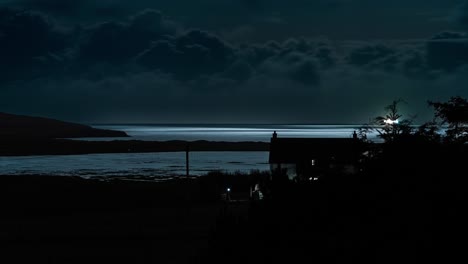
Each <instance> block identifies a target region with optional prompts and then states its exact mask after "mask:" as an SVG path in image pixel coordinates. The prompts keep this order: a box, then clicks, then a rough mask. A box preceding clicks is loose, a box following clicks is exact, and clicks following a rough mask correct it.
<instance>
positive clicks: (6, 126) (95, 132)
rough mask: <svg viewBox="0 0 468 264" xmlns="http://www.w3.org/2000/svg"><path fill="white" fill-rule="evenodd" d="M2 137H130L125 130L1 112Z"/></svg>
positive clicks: (0, 131)
mask: <svg viewBox="0 0 468 264" xmlns="http://www.w3.org/2000/svg"><path fill="white" fill-rule="evenodd" d="M0 137H1V138H17V139H52V138H80V137H128V135H127V134H126V133H125V132H122V131H113V130H103V129H96V128H92V127H90V126H87V125H82V124H76V123H70V122H64V121H59V120H55V119H50V118H43V117H31V116H22V115H13V114H7V113H0Z"/></svg>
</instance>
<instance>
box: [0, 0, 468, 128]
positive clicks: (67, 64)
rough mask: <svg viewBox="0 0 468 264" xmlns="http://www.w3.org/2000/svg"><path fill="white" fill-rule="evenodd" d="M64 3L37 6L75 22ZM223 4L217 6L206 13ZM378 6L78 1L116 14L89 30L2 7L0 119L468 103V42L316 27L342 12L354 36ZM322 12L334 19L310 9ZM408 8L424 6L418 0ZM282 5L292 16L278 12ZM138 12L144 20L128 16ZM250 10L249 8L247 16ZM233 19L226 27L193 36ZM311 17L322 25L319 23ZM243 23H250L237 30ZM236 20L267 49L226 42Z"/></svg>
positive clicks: (265, 113)
mask: <svg viewBox="0 0 468 264" xmlns="http://www.w3.org/2000/svg"><path fill="white" fill-rule="evenodd" d="M33 2H34V1H29V4H31V5H30V6H32V4H33ZM55 2H56V1H52V0H49V1H38V2H36V4H37V5H36V7H37V8H40V9H41V10H49V12H53V13H54V14H59V13H60V14H65V13H66V12H72V11H67V10H66V8H67V7H70V6H69V5H64V6H63V8H62V7H60V6H55V7H52V4H53V3H55ZM111 2H115V3H117V4H110V3H111ZM163 2H164V4H161V6H162V7H165V8H168V7H169V6H170V5H175V4H171V3H170V2H169V1H151V2H150V1H148V2H146V3H147V4H146V5H144V6H145V8H146V7H151V6H154V5H155V4H154V3H163ZM176 2H177V3H180V1H179V0H174V3H176ZM214 2H218V4H213V6H212V7H213V8H206V7H207V6H208V3H214ZM221 2H223V3H224V2H229V5H224V6H222V5H221V4H219V3H221ZM375 2H376V1H374V2H371V1H367V0H366V1H359V2H357V1H345V0H336V1H326V0H322V1H313V2H312V1H300V0H293V1H288V2H285V1H276V0H275V1H253V2H251V1H227V0H226V1H214V0H213V1H211V0H207V1H200V2H198V1H184V3H185V4H186V6H185V7H186V8H184V9H183V10H182V9H181V10H180V11H179V12H182V11H183V12H182V13H179V16H180V18H178V19H175V18H174V17H172V18H169V17H168V16H166V14H168V13H167V12H164V13H162V12H159V11H156V10H153V9H143V8H139V7H140V6H143V3H145V1H134V3H131V2H129V1H99V2H97V1H74V2H73V3H71V5H72V6H73V5H74V6H75V7H76V8H77V9H76V10H91V9H93V8H96V7H98V5H99V6H100V7H105V6H106V5H107V6H109V7H112V8H113V9H114V11H115V10H118V11H115V12H113V13H112V15H109V16H108V15H105V16H104V15H103V16H101V17H100V18H103V17H104V18H105V19H98V18H97V17H96V13H93V12H91V13H89V14H92V15H89V14H88V13H86V12H78V13H79V14H78V15H83V16H85V15H89V16H90V17H91V16H92V17H93V18H94V19H95V20H96V21H97V20H99V21H100V22H98V23H94V22H96V21H94V20H93V19H91V20H93V23H85V22H83V21H88V20H79V21H80V23H78V24H81V25H77V26H75V25H74V24H73V23H71V24H70V23H66V22H64V18H63V17H61V19H58V20H57V19H56V18H57V17H56V16H52V15H50V13H47V14H48V15H44V12H43V13H40V12H31V11H18V10H16V11H14V10H11V9H8V10H6V11H5V9H2V11H1V12H0V40H1V41H0V54H1V56H2V57H4V58H6V59H5V60H3V59H2V60H1V61H0V65H1V66H0V67H2V69H3V70H4V72H5V71H6V72H7V74H2V78H3V79H0V100H1V101H0V102H1V105H2V109H0V110H2V111H11V112H18V113H24V114H31V113H32V114H42V115H47V116H52V117H56V118H63V119H71V120H80V121H82V120H84V121H97V122H99V121H101V122H102V121H104V122H112V121H114V122H361V121H363V122H365V121H367V118H368V117H369V113H373V112H374V111H377V110H380V109H381V106H382V105H386V104H387V103H388V102H390V101H391V100H393V99H395V98H400V97H403V98H404V99H406V100H407V101H408V102H409V103H410V104H414V109H413V110H414V111H413V113H421V112H422V113H427V112H428V111H427V108H426V105H425V101H426V100H427V99H432V100H438V99H444V98H446V97H448V96H451V95H454V94H459V95H462V96H463V95H465V96H467V95H468V94H467V93H468V91H466V89H464V88H463V87H466V84H467V83H468V77H466V76H468V70H467V68H468V67H467V66H468V65H467V64H468V57H467V56H466V53H467V45H466V43H467V40H466V39H467V38H466V35H465V34H464V33H457V32H449V31H447V32H443V33H440V34H437V35H435V36H434V37H432V38H429V39H427V38H426V39H417V38H416V39H399V40H398V39H397V40H392V41H390V40H382V39H380V40H378V41H377V40H369V39H367V38H366V39H364V40H358V41H346V40H332V39H327V37H319V38H317V37H316V34H315V33H316V31H315V28H319V29H320V30H323V31H326V30H325V29H326V28H327V27H330V25H331V24H332V22H333V21H329V20H323V21H322V22H323V24H324V25H325V26H324V27H322V26H321V25H322V23H312V22H313V21H314V20H313V19H319V18H321V19H323V18H324V14H327V15H332V16H331V17H330V20H334V18H335V17H336V15H337V14H340V12H344V11H343V10H344V9H343V10H342V9H341V8H344V7H347V8H350V9H346V10H347V12H346V14H345V17H344V18H343V20H337V21H340V28H346V30H348V29H349V31H350V34H351V33H352V31H353V30H352V28H353V27H354V26H355V25H356V24H353V23H354V22H352V21H351V20H349V16H350V14H348V13H349V12H351V11H353V10H354V11H356V13H355V14H354V15H353V16H354V17H358V16H360V15H362V14H363V13H365V12H364V11H362V10H361V11H359V10H357V8H358V7H363V6H366V8H370V7H372V6H375ZM397 2H398V3H399V2H400V1H396V2H394V3H397ZM286 3H289V4H290V5H291V6H287V5H286ZM299 3H302V7H304V8H302V9H303V10H302V9H301V8H298V6H301V5H298V4H299ZM425 3H426V4H428V5H429V4H431V5H433V6H435V5H436V3H435V2H433V1H429V2H425ZM296 4H297V5H296ZM320 5H322V6H323V8H324V9H318V10H315V9H313V8H312V9H311V8H310V7H311V6H314V7H318V6H320ZM385 5H388V3H387V4H385ZM395 5H396V4H395ZM408 5H409V6H410V7H414V8H415V7H416V6H415V5H414V2H411V3H408ZM437 5H438V4H437ZM130 6H131V8H128V9H125V8H127V7H130ZM227 6H229V7H233V8H232V9H231V10H232V14H231V15H230V16H228V15H226V14H227V13H226V10H225V11H223V12H224V13H223V12H221V11H220V10H221V7H223V8H224V9H226V8H227ZM351 6H353V7H351ZM453 6H455V5H453ZM453 6H452V7H451V8H453ZM234 7H236V8H234ZM279 7H282V8H284V10H283V11H284V12H283V11H282V12H280V13H275V12H273V11H275V10H276V11H277V10H280V8H279ZM305 7H307V8H305ZM135 9H137V10H138V12H134V13H132V14H127V12H129V10H135ZM195 9H196V10H202V12H201V15H200V16H207V13H208V11H209V13H210V14H212V13H213V15H212V16H211V15H210V16H208V17H207V18H204V19H206V20H203V21H204V22H203V21H202V20H199V22H200V23H194V24H191V23H188V24H187V23H186V22H187V21H193V19H194V16H195V15H194V13H195ZM397 9H398V8H397ZM400 9H401V8H400ZM240 10H244V11H245V10H247V11H246V13H245V14H246V15H245V16H243V15H242V16H241V15H240V13H239V12H240ZM293 10H296V11H297V13H296V16H292V13H294V12H293ZM333 10H335V11H336V12H338V13H337V14H335V13H334V12H332V11H333ZM340 10H341V11H340ZM366 10H369V9H366ZM398 10H399V9H398ZM218 11H219V12H218ZM387 11H388V10H380V11H379V12H387ZM394 11H395V10H394ZM187 12H191V15H188V13H187ZM307 12H309V14H308V16H307V19H305V18H306V16H305V13H307ZM321 12H322V13H324V14H320V13H321ZM327 12H328V13H327ZM405 12H406V11H405ZM436 13H437V12H436ZM70 14H71V13H70ZM106 14H110V13H106ZM118 14H122V15H118ZM170 14H171V15H173V13H170ZM180 14H182V15H180ZM252 14H255V16H253V15H252ZM223 15H226V18H222V19H221V20H220V23H219V25H217V24H216V25H215V24H213V23H212V24H211V25H209V26H208V27H207V28H203V29H196V28H195V26H199V25H202V24H204V23H205V24H206V23H207V21H208V20H210V19H214V18H217V19H218V18H220V17H222V16H223ZM312 15H317V17H315V18H311V20H309V18H308V17H309V16H312ZM416 16H417V15H416ZM59 17H60V15H59ZM52 18H55V19H52ZM270 18H271V19H273V20H274V19H276V18H278V19H279V20H276V21H277V22H278V21H280V20H281V21H282V22H284V23H277V24H275V26H271V25H272V24H271V23H272V22H271V21H272V20H270V22H265V21H267V20H268V19H270ZM223 19H225V20H223ZM241 19H244V20H245V21H242V22H241V23H239V20H241ZM255 19H256V20H255ZM228 20H230V21H231V22H233V23H232V25H236V26H239V25H241V26H242V25H246V26H248V27H249V28H251V35H250V36H252V35H262V34H263V35H262V37H260V38H258V39H263V38H266V39H269V40H268V41H257V40H258V39H255V40H256V42H255V43H254V42H252V41H249V40H250V39H249V38H248V37H245V36H241V35H238V37H230V38H229V39H227V38H226V37H225V36H226V34H225V32H226V28H228V29H229V27H230V26H232V25H228V24H229V23H227V22H226V21H228ZM356 20H358V21H359V20H360V18H359V19H356ZM57 21H58V22H57ZM252 21H263V22H261V23H260V22H259V23H258V24H257V23H251V22H252ZM350 21H351V22H350ZM376 21H380V22H382V21H381V20H376ZM202 22H203V23H202ZM231 22H230V23H231ZM335 22H336V21H335ZM335 22H333V23H335ZM361 22H365V21H364V20H361ZM268 23H270V24H268ZM275 23H276V22H275ZM298 23H299V24H300V25H298ZM184 24H185V25H184ZM267 24H268V25H270V26H269V27H268V28H266V25H267ZM348 24H349V27H348ZM375 24H376V25H375V28H376V30H377V31H381V32H383V33H386V32H388V28H387V27H388V25H386V24H379V23H377V22H375ZM397 24H398V23H397ZM194 25H195V26H194ZM327 25H328V26H327ZM343 25H346V27H344V26H343ZM236 26H234V27H233V28H234V29H235V28H236ZM367 26H368V25H363V31H364V32H365V30H364V29H366V27H367ZM282 27H289V29H290V30H289V31H288V32H286V31H284V28H282ZM302 27H303V28H304V30H299V31H297V30H298V28H302ZM213 29H214V30H213ZM264 29H265V32H264ZM306 29H307V30H306ZM340 30H342V29H340ZM260 31H261V32H260ZM266 31H270V32H266ZM437 31H438V30H436V31H434V32H437ZM276 32H282V33H281V34H283V35H281V34H280V35H281V36H280V35H275V34H276ZM303 32H315V33H310V34H309V35H306V36H302V35H304V34H301V33H303ZM337 32H338V31H334V33H332V34H337ZM383 33H382V34H383ZM430 35H434V34H433V33H431V34H428V36H430ZM272 36H273V37H272ZM285 36H288V37H287V38H286V37H285ZM301 36H302V37H301ZM254 38H255V37H254ZM344 39H345V38H344ZM7 62H8V63H7ZM5 76H7V77H8V79H6V77H5ZM7 81H8V82H7ZM24 95H28V96H27V97H25V96H24ZM84 105H86V107H83V106H84ZM422 116H424V114H423V115H422ZM113 117H118V118H117V119H112V118H113Z"/></svg>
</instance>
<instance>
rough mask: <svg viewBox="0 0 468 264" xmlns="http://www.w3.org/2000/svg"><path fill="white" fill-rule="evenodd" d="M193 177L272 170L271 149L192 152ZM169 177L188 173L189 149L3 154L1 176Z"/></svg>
mask: <svg viewBox="0 0 468 264" xmlns="http://www.w3.org/2000/svg"><path fill="white" fill-rule="evenodd" d="M189 159H190V176H200V175H204V174H206V173H208V172H210V171H216V170H219V171H224V172H238V171H239V172H249V171H251V170H261V171H264V170H269V165H268V152H264V151H262V152H190V154H189ZM31 174H34V175H36V174H37V175H57V176H79V177H83V178H93V177H104V178H105V177H130V176H131V177H132V178H141V179H158V178H160V179H167V178H173V177H178V176H184V175H186V163H185V152H167V153H122V154H119V153H117V154H88V155H58V156H28V157H0V175H31Z"/></svg>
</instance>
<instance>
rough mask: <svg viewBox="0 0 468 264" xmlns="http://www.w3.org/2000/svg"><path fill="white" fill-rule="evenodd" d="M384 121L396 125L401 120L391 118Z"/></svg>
mask: <svg viewBox="0 0 468 264" xmlns="http://www.w3.org/2000/svg"><path fill="white" fill-rule="evenodd" d="M384 123H385V124H387V125H395V124H398V123H399V121H398V119H396V120H392V119H390V118H389V119H387V120H385V121H384Z"/></svg>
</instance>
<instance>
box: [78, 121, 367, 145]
mask: <svg viewBox="0 0 468 264" xmlns="http://www.w3.org/2000/svg"><path fill="white" fill-rule="evenodd" d="M93 127H96V128H102V129H112V130H121V131H125V132H127V134H128V135H129V136H131V137H132V139H138V140H156V141H166V140H189V141H193V140H208V141H230V142H239V141H261V142H269V141H270V138H271V136H272V134H273V132H274V131H276V132H277V133H278V137H326V138H335V137H338V138H351V137H352V133H353V131H354V130H357V129H358V128H359V125H95V126H93ZM375 136H376V135H374V134H372V135H369V138H370V139H371V138H375ZM115 139H118V138H108V139H106V140H115ZM120 139H121V138H120ZM87 140H102V139H96V138H91V139H87Z"/></svg>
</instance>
